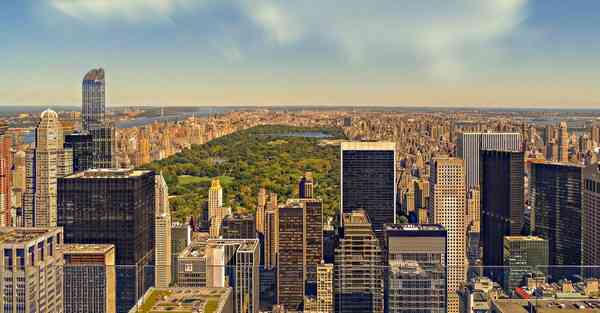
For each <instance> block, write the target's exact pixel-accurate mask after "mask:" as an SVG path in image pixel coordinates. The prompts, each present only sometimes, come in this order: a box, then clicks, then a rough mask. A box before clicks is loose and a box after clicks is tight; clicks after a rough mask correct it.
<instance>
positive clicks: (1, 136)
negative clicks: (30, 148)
mask: <svg viewBox="0 0 600 313" xmlns="http://www.w3.org/2000/svg"><path fill="white" fill-rule="evenodd" d="M12 167H13V153H12V135H11V134H10V133H8V126H7V125H0V227H5V226H11V225H12V214H11V210H12V206H13V201H12V191H13V188H12V186H13V180H12ZM19 202H20V201H19Z"/></svg>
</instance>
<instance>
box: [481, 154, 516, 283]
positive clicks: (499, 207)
mask: <svg viewBox="0 0 600 313" xmlns="http://www.w3.org/2000/svg"><path fill="white" fill-rule="evenodd" d="M523 162H524V154H523V152H507V151H496V150H482V151H481V152H480V161H479V165H480V170H479V175H480V184H481V195H480V196H481V199H480V200H481V244H482V246H483V265H484V266H491V267H493V266H502V264H503V258H504V257H503V250H504V247H503V239H504V236H515V235H520V234H521V228H522V226H523V208H524V202H523V198H524V192H523V191H524V190H523V188H524V187H523V184H524V179H523V177H524V164H523ZM486 275H488V276H490V278H492V279H493V280H496V281H501V279H502V277H501V271H499V270H494V268H490V269H488V270H487V271H486Z"/></svg>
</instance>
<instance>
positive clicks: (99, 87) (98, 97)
mask: <svg viewBox="0 0 600 313" xmlns="http://www.w3.org/2000/svg"><path fill="white" fill-rule="evenodd" d="M81 87H82V103H81V119H82V120H81V122H82V125H81V126H82V128H83V129H84V130H90V129H92V128H94V127H95V126H96V125H101V124H104V122H105V115H106V94H105V93H106V81H105V73H104V69H103V68H98V69H92V70H90V71H89V72H87V73H86V74H85V76H84V77H83V83H82V86H81Z"/></svg>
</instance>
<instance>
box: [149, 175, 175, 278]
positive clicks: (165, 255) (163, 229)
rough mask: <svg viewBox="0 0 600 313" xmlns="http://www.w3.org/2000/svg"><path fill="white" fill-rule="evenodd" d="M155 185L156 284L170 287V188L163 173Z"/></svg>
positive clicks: (156, 179) (157, 177) (157, 176)
mask: <svg viewBox="0 0 600 313" xmlns="http://www.w3.org/2000/svg"><path fill="white" fill-rule="evenodd" d="M154 178H155V186H154V189H155V191H154V195H155V202H154V205H155V217H154V242H155V249H154V253H155V255H154V263H155V269H154V286H155V287H156V288H168V287H169V286H170V285H171V273H172V266H173V264H172V254H173V253H172V247H171V243H172V241H171V209H170V208H169V188H168V187H167V183H166V182H165V179H164V178H163V176H162V175H156V176H155V177H154Z"/></svg>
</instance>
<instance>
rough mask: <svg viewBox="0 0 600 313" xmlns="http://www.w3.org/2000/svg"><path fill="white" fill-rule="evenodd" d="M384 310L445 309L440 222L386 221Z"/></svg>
mask: <svg viewBox="0 0 600 313" xmlns="http://www.w3.org/2000/svg"><path fill="white" fill-rule="evenodd" d="M385 238H386V246H387V265H388V266H389V272H388V275H387V280H388V281H387V290H388V291H387V308H388V309H387V312H389V313H404V312H427V313H445V312H446V260H447V258H446V253H447V251H446V249H447V246H446V244H447V242H446V241H447V233H446V230H445V229H444V227H443V226H441V225H416V224H405V225H386V229H385Z"/></svg>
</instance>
